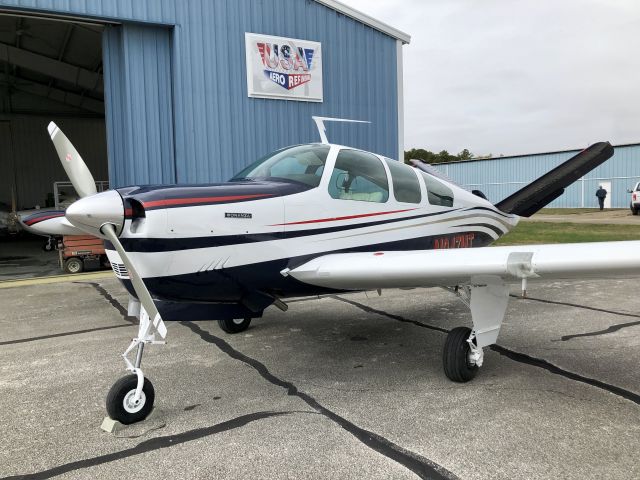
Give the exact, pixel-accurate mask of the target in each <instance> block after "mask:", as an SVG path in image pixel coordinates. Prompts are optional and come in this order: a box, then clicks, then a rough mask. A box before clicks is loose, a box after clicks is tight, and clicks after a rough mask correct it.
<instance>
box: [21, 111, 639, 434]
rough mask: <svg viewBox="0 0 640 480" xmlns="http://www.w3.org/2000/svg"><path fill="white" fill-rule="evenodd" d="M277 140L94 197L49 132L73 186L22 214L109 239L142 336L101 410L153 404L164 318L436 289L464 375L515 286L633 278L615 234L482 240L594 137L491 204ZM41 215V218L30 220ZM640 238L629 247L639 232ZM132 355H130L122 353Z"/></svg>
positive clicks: (224, 317) (79, 166)
mask: <svg viewBox="0 0 640 480" xmlns="http://www.w3.org/2000/svg"><path fill="white" fill-rule="evenodd" d="M314 119H315V121H316V123H317V124H318V127H319V133H320V136H321V139H322V142H321V143H314V144H306V145H296V146H292V147H288V148H283V149H281V150H278V151H276V152H274V153H272V154H270V155H267V156H265V157H263V158H262V159H260V160H258V161H257V162H255V163H253V164H252V165H250V166H248V167H247V168H245V169H244V170H242V171H241V172H239V173H238V174H237V175H236V176H234V177H233V178H232V179H231V180H230V181H228V182H225V183H218V184H209V185H161V186H131V187H126V188H118V189H115V190H110V191H106V192H101V193H96V190H95V182H94V180H93V177H92V176H91V173H90V172H89V170H88V168H87V167H86V165H85V163H84V162H83V160H82V158H81V157H80V155H79V154H78V152H77V151H76V149H75V148H74V147H73V145H72V144H71V142H70V141H69V140H68V139H67V137H66V136H65V135H64V134H63V133H62V131H61V130H60V129H59V128H58V127H57V126H56V125H55V124H54V123H51V124H50V125H49V127H48V130H49V134H50V136H51V139H52V141H53V143H54V145H55V148H56V150H57V152H58V155H59V157H60V159H61V162H62V165H63V166H64V168H65V170H66V172H67V174H68V176H69V179H70V180H71V182H72V183H73V185H74V187H75V188H76V190H77V192H78V193H79V195H80V196H81V197H82V198H80V200H78V201H76V202H75V203H73V204H72V205H70V206H69V207H68V208H67V210H66V213H65V215H60V216H43V218H42V220H41V221H35V222H34V221H32V222H31V224H30V227H31V229H32V230H39V231H40V232H41V233H43V234H48V233H49V232H60V231H64V233H65V234H69V233H82V234H87V233H88V234H91V235H95V236H98V237H101V238H103V239H104V241H105V248H106V251H107V255H108V257H109V260H110V262H111V265H112V267H113V271H114V273H115V275H116V277H117V278H118V279H119V280H120V281H121V282H122V283H123V284H124V286H125V287H126V289H127V290H128V291H129V293H130V300H129V305H128V312H129V314H130V315H136V316H137V317H138V318H139V320H140V324H139V331H138V336H137V337H136V338H135V339H133V341H132V342H131V344H130V345H129V347H128V348H127V349H126V351H125V352H124V354H123V358H124V359H125V362H126V366H127V370H128V371H129V372H131V374H129V375H127V376H125V377H123V378H121V379H120V380H118V381H117V382H116V383H115V384H114V385H113V387H112V388H111V390H110V391H109V394H108V395H107V411H108V413H109V415H110V416H111V418H113V419H115V420H119V421H120V422H122V423H125V424H129V423H134V422H137V421H140V420H142V419H144V418H145V417H146V416H147V415H148V414H149V412H150V411H151V409H152V406H153V401H154V397H155V393H154V389H153V385H152V384H151V382H150V381H149V380H148V379H146V378H145V377H144V375H143V372H142V370H141V361H142V355H143V350H144V346H145V345H148V344H159V343H164V342H163V340H164V339H165V337H166V335H167V329H166V327H165V324H164V321H163V320H185V319H188V320H211V319H215V320H217V321H218V322H219V325H220V327H221V328H222V330H224V331H225V332H227V333H238V332H242V331H244V330H246V329H247V327H248V326H249V324H250V322H251V320H252V319H253V318H257V317H260V316H262V313H263V311H264V310H265V309H266V308H267V307H268V306H270V305H275V306H276V307H278V308H280V309H281V310H286V309H287V306H286V303H285V300H286V298H287V297H292V296H296V297H299V296H307V295H308V296H311V295H321V294H327V293H339V292H346V291H358V290H369V289H371V290H373V289H381V288H394V287H428V286H442V287H445V288H448V289H450V290H452V291H454V293H456V294H457V295H458V296H460V297H461V298H462V299H463V300H465V302H466V303H467V305H468V306H469V308H470V310H471V319H472V323H473V328H472V329H470V328H467V327H458V328H454V329H453V330H452V331H451V333H449V335H448V337H447V339H446V342H445V345H444V351H443V364H444V372H445V374H446V375H447V377H449V378H450V379H451V380H453V381H456V382H466V381H469V380H471V379H472V378H473V377H474V376H475V375H476V373H477V371H478V368H479V367H480V366H481V365H482V362H483V348H484V347H486V346H489V345H491V344H493V343H495V342H496V340H497V337H498V333H499V331H500V326H501V324H502V321H503V318H504V316H505V311H506V308H507V302H508V299H509V284H510V283H514V282H518V283H519V282H522V283H523V284H524V283H525V282H527V281H528V280H534V279H535V280H538V279H540V280H544V279H564V278H574V277H578V278H584V277H585V276H589V275H597V276H599V277H601V276H603V275H608V274H614V275H628V274H637V272H638V269H639V268H640V255H639V254H634V253H630V252H637V251H640V248H638V246H637V245H634V246H625V245H624V243H628V242H616V243H587V244H573V245H520V246H513V247H488V245H489V244H490V243H492V242H493V241H494V240H496V239H497V238H499V237H501V236H502V235H504V234H505V233H507V232H509V230H511V229H512V228H513V227H515V226H516V224H517V223H518V219H519V216H529V215H531V214H533V213H534V212H536V211H538V210H539V209H540V208H542V207H543V206H545V205H547V204H548V203H549V202H551V201H552V200H554V199H555V198H557V197H558V196H559V195H561V194H562V192H563V191H564V188H565V187H567V186H568V185H570V184H571V183H573V182H574V181H575V180H577V179H579V178H580V177H582V176H583V175H584V174H585V173H587V172H589V171H590V170H592V169H593V168H595V167H596V166H598V165H600V164H601V163H602V162H604V161H605V160H606V159H608V158H609V157H611V155H613V147H612V146H611V145H610V144H609V143H596V144H594V145H592V146H591V147H589V148H587V149H586V150H584V151H582V152H581V153H579V154H578V155H576V156H575V157H573V158H571V159H569V160H568V161H566V162H565V163H564V164H562V165H560V166H558V167H557V168H555V169H554V170H552V171H551V172H549V173H547V174H546V175H544V176H542V177H540V178H539V179H538V180H536V181H534V182H533V183H531V184H529V185H527V186H526V187H524V188H523V189H521V190H520V191H518V192H516V193H515V194H513V195H512V196H510V197H508V198H506V199H505V200H503V201H501V202H499V203H497V204H496V205H493V204H492V203H491V202H489V201H488V200H487V199H486V198H485V197H484V195H483V194H482V193H481V192H479V191H473V192H469V191H467V190H465V189H463V188H461V187H459V186H457V185H455V184H454V183H453V182H451V181H449V180H447V179H446V178H444V177H443V176H442V175H440V174H439V173H438V171H437V170H436V169H434V168H432V167H430V166H428V165H424V164H422V163H420V162H416V163H414V164H413V167H411V166H409V165H405V164H403V163H401V162H398V161H395V160H390V159H388V158H385V157H382V156H380V155H376V154H373V153H369V152H365V151H362V150H358V149H354V148H350V147H345V146H340V145H333V144H329V142H328V141H327V138H326V134H325V132H324V123H323V122H324V121H325V120H336V119H326V118H318V117H315V118H314ZM32 220H37V219H32ZM636 243H637V242H636ZM134 351H135V359H134V360H133V361H132V360H130V359H129V358H128V356H129V355H130V354H131V355H133V354H134V353H132V352H134Z"/></svg>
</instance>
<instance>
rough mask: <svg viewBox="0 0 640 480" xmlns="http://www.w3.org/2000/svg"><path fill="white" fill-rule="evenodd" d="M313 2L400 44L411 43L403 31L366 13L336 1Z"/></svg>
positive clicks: (322, 0) (317, 0) (321, 0)
mask: <svg viewBox="0 0 640 480" xmlns="http://www.w3.org/2000/svg"><path fill="white" fill-rule="evenodd" d="M315 1H316V2H318V3H321V4H322V5H324V6H325V7H329V8H331V9H333V10H336V11H338V12H340V13H342V14H344V15H346V16H348V17H351V18H353V19H355V20H358V21H359V22H361V23H364V24H365V25H368V26H370V27H372V28H375V29H376V30H379V31H381V32H382V33H386V34H387V35H389V36H390V37H393V38H395V39H397V40H400V41H402V43H410V42H411V35H409V34H407V33H404V32H403V31H401V30H398V29H397V28H394V27H392V26H391V25H387V24H386V23H384V22H381V21H380V20H376V19H375V18H373V17H372V16H370V15H367V14H366V13H364V12H361V11H360V10H356V9H355V8H352V7H350V6H348V5H345V4H344V3H342V2H338V1H337V0H315Z"/></svg>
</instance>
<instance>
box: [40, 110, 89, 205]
mask: <svg viewBox="0 0 640 480" xmlns="http://www.w3.org/2000/svg"><path fill="white" fill-rule="evenodd" d="M47 130H49V136H51V141H52V142H53V145H54V146H55V147H56V152H58V157H60V162H62V166H63V167H64V170H65V172H67V176H68V177H69V180H71V183H72V184H73V187H74V188H75V189H76V192H78V195H80V197H86V196H87V195H93V194H94V193H96V182H95V180H94V179H93V176H92V175H91V172H90V171H89V169H88V168H87V165H86V164H85V163H84V160H82V157H81V156H80V154H79V153H78V151H77V150H76V149H75V147H74V146H73V144H72V143H71V142H70V141H69V139H68V138H67V137H66V135H65V134H64V133H62V130H60V129H59V128H58V126H57V125H56V124H55V123H53V122H51V123H50V124H49V126H48V127H47Z"/></svg>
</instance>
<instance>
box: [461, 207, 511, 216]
mask: <svg viewBox="0 0 640 480" xmlns="http://www.w3.org/2000/svg"><path fill="white" fill-rule="evenodd" d="M471 210H486V211H487V212H491V213H495V214H496V215H500V216H502V217H504V218H514V217H515V215H507V214H506V213H502V212H501V211H500V210H495V209H493V208H487V207H472V208H468V209H467V211H471Z"/></svg>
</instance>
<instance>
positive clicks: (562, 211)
mask: <svg viewBox="0 0 640 480" xmlns="http://www.w3.org/2000/svg"><path fill="white" fill-rule="evenodd" d="M615 210H628V209H627V208H607V210H606V211H607V212H612V211H615ZM599 211H600V209H599V208H543V209H542V210H540V211H539V212H538V213H539V214H540V215H579V214H581V213H596V212H599Z"/></svg>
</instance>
